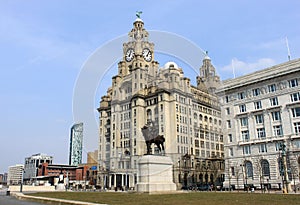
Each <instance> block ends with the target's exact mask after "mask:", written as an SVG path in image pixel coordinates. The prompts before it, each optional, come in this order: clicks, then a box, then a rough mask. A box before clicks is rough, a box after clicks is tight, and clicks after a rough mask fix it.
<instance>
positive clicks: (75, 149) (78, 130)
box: [69, 123, 83, 166]
mask: <svg viewBox="0 0 300 205" xmlns="http://www.w3.org/2000/svg"><path fill="white" fill-rule="evenodd" d="M82 143H83V123H77V124H74V125H73V126H72V127H71V134H70V152H69V165H75V166H77V165H79V164H81V163H82Z"/></svg>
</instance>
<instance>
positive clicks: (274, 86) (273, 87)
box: [268, 84, 276, 93]
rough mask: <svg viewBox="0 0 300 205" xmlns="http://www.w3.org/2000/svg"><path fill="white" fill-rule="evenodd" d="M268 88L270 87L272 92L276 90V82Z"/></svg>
mask: <svg viewBox="0 0 300 205" xmlns="http://www.w3.org/2000/svg"><path fill="white" fill-rule="evenodd" d="M268 89H269V92H270V93H272V92H275V91H276V85H275V84H272V85H268Z"/></svg>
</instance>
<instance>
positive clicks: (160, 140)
mask: <svg viewBox="0 0 300 205" xmlns="http://www.w3.org/2000/svg"><path fill="white" fill-rule="evenodd" d="M142 133H143V136H144V138H145V141H146V145H147V154H151V145H152V143H154V144H155V145H156V146H157V148H158V150H159V152H160V153H161V152H162V151H165V147H164V142H165V138H164V136H163V135H156V134H157V133H156V132H155V130H154V129H153V128H152V127H149V126H147V125H145V126H144V127H142Z"/></svg>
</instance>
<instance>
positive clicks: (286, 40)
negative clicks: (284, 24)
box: [285, 37, 291, 61]
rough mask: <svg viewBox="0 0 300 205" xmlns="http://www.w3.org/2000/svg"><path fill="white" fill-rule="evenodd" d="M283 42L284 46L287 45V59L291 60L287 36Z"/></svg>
mask: <svg viewBox="0 0 300 205" xmlns="http://www.w3.org/2000/svg"><path fill="white" fill-rule="evenodd" d="M285 42H286V47H287V51H288V60H289V61H290V60H291V52H290V47H289V41H288V38H287V37H285Z"/></svg>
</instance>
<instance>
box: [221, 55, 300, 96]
mask: <svg viewBox="0 0 300 205" xmlns="http://www.w3.org/2000/svg"><path fill="white" fill-rule="evenodd" d="M299 71H300V59H295V60H291V61H288V62H285V63H282V64H278V65H275V66H272V67H269V68H266V69H263V70H259V71H256V72H254V73H250V74H247V75H244V76H241V77H238V78H234V79H229V80H224V81H222V85H221V87H220V88H219V89H218V90H217V93H221V92H223V91H225V90H226V91H228V90H231V89H236V88H239V87H243V86H247V85H251V84H256V83H259V82H261V81H265V80H269V79H274V78H276V77H279V76H283V75H288V74H292V73H294V72H299Z"/></svg>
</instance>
